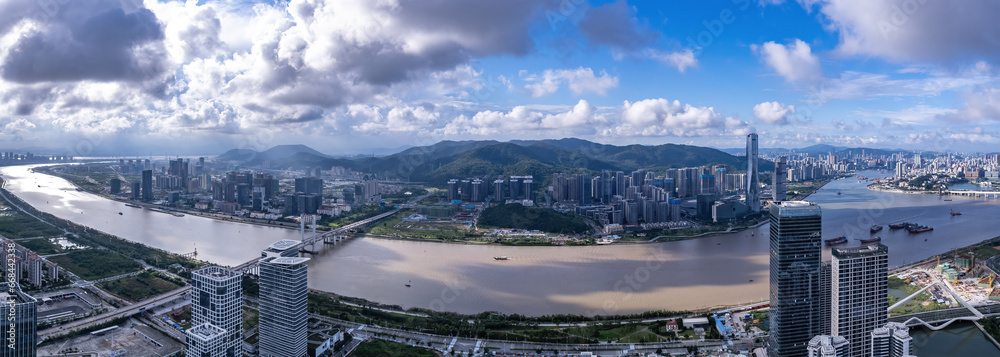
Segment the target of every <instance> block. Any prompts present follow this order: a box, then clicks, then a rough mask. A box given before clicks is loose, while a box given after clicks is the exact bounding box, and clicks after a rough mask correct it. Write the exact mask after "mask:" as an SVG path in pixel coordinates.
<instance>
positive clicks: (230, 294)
mask: <svg viewBox="0 0 1000 357" xmlns="http://www.w3.org/2000/svg"><path fill="white" fill-rule="evenodd" d="M242 282H243V275H242V274H240V273H238V272H235V271H232V270H229V269H226V268H222V267H217V266H210V267H207V268H203V269H199V270H196V271H194V272H193V273H192V274H191V287H192V295H191V296H192V301H191V324H192V325H193V326H200V325H203V324H208V325H211V326H212V327H214V328H215V329H213V328H212V327H205V328H204V329H202V330H200V333H199V334H197V336H195V334H194V332H195V331H194V330H195V329H191V330H188V349H189V350H191V348H192V345H193V344H199V345H204V344H206V343H207V342H205V341H208V340H211V341H212V342H211V345H212V348H213V351H214V350H215V348H216V347H221V349H220V351H222V354H218V356H226V357H230V356H240V355H242V351H243V348H242V345H243V287H242ZM216 329H221V330H222V331H223V332H224V334H225V336H223V337H222V339H221V341H216V340H215V337H213V336H214V335H213V332H212V331H216ZM192 337H194V338H192ZM216 355H217V354H215V353H212V356H216Z"/></svg>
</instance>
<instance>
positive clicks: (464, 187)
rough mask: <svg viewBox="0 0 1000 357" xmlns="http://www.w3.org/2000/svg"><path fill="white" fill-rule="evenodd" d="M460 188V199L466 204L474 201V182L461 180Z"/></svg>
mask: <svg viewBox="0 0 1000 357" xmlns="http://www.w3.org/2000/svg"><path fill="white" fill-rule="evenodd" d="M458 187H460V188H461V190H460V191H461V192H460V194H461V195H460V196H459V199H461V200H462V201H466V202H470V201H472V181H469V180H461V181H459V185H458Z"/></svg>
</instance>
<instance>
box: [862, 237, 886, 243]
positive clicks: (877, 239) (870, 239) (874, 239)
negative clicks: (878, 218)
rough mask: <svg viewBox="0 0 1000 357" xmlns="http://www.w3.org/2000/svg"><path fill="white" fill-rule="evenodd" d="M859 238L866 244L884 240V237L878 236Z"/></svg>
mask: <svg viewBox="0 0 1000 357" xmlns="http://www.w3.org/2000/svg"><path fill="white" fill-rule="evenodd" d="M859 240H860V241H861V243H864V244H868V243H876V242H881V241H882V237H877V236H876V237H875V238H868V239H859Z"/></svg>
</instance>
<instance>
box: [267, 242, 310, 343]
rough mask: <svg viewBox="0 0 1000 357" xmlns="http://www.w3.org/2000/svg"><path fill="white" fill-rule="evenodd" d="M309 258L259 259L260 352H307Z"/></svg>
mask: <svg viewBox="0 0 1000 357" xmlns="http://www.w3.org/2000/svg"><path fill="white" fill-rule="evenodd" d="M307 261H309V258H298V257H277V258H264V259H261V261H260V325H259V331H260V356H261V357H302V356H305V355H306V347H307V346H306V343H307V341H306V337H307V332H308V331H307V330H306V328H307V326H306V322H307V319H308V317H309V316H308V315H307V311H306V308H307V307H308V305H307V300H306V299H307V297H308V292H309V287H308V286H307V285H306V284H307V279H308V276H307V274H306V273H307V270H308V269H307V267H306V262H307Z"/></svg>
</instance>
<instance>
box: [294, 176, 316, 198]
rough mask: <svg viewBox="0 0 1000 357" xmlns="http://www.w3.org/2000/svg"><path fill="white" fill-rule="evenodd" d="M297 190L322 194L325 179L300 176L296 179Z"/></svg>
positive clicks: (297, 191)
mask: <svg viewBox="0 0 1000 357" xmlns="http://www.w3.org/2000/svg"><path fill="white" fill-rule="evenodd" d="M295 192H296V193H305V194H314V195H322V194H323V179H320V178H315V177H299V178H297V179H295Z"/></svg>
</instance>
